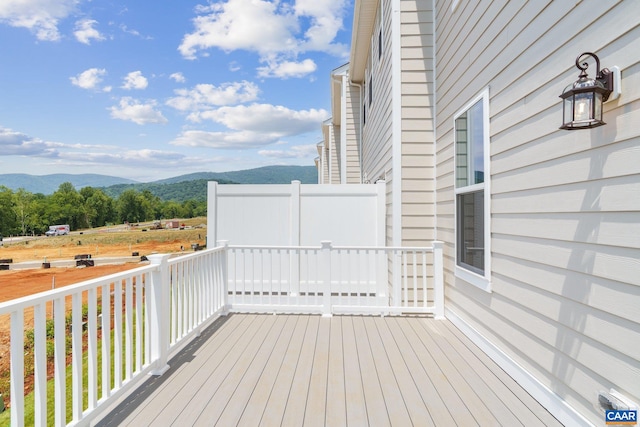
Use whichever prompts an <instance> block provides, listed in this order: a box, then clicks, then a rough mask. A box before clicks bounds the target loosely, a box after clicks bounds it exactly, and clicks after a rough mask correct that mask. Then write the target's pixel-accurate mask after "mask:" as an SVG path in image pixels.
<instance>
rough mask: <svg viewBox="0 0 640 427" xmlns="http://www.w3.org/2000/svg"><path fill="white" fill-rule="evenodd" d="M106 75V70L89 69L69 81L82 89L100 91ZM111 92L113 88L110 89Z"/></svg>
mask: <svg viewBox="0 0 640 427" xmlns="http://www.w3.org/2000/svg"><path fill="white" fill-rule="evenodd" d="M106 74H107V70H105V69H104V68H89V69H88V70H85V71H83V72H81V73H80V74H78V75H76V76H75V77H70V78H69V79H70V80H71V83H72V84H73V85H74V86H78V87H81V88H82V89H98V86H99V84H100V83H101V82H102V77H103V76H105V75H106ZM109 90H111V88H109Z"/></svg>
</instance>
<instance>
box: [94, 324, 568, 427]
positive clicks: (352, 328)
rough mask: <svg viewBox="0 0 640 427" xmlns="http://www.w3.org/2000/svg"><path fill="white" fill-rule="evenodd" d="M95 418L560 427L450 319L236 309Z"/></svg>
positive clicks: (108, 421)
mask: <svg viewBox="0 0 640 427" xmlns="http://www.w3.org/2000/svg"><path fill="white" fill-rule="evenodd" d="M169 364H170V366H171V368H170V370H169V371H168V372H167V373H166V374H164V375H163V376H161V377H150V379H149V380H148V381H147V382H146V383H145V384H144V385H143V386H142V387H140V388H139V389H138V390H136V391H135V392H134V393H133V394H132V395H131V396H129V397H128V398H127V399H126V400H125V401H124V403H123V404H122V405H120V406H119V407H118V408H116V409H115V410H114V411H112V412H111V413H109V414H108V415H107V416H106V417H105V418H104V419H103V420H102V421H101V422H100V423H99V424H98V425H99V426H102V427H105V426H115V425H118V426H120V425H122V426H127V425H129V426H135V427H142V426H147V425H154V426H155V425H163V426H183V425H194V426H200V425H201V426H212V425H218V426H233V425H241V426H258V425H261V426H300V425H309V426H312V425H314V426H323V425H328V426H369V425H371V426H373V425H392V426H410V425H413V426H430V425H435V426H449V425H464V426H471V425H481V426H485V425H510V426H511V425H525V426H554V425H556V426H560V425H561V424H560V423H559V422H558V421H557V420H555V418H553V417H552V416H551V414H549V413H548V412H547V411H546V410H545V409H544V408H543V407H542V406H541V405H540V404H539V403H538V402H536V401H535V400H534V399H533V398H532V397H531V396H530V395H529V394H528V393H527V392H526V391H524V390H523V389H522V388H521V387H520V386H518V384H517V383H516V382H515V381H514V380H513V379H512V378H511V377H509V376H508V375H507V374H506V373H505V372H504V371H503V370H502V369H500V368H499V367H498V366H497V365H495V364H494V363H493V361H492V360H491V359H489V358H488V356H486V355H485V354H484V353H483V352H482V351H481V350H480V349H479V348H477V347H476V346H475V345H474V344H473V343H472V342H471V341H470V340H468V339H467V338H466V337H465V336H464V335H463V334H462V333H461V332H460V331H459V330H458V329H456V328H455V327H454V326H453V325H452V324H451V323H450V322H448V321H446V320H434V319H430V318H425V317H384V318H382V317H366V316H364V317H363V316H334V317H320V316H312V315H278V316H273V315H252V314H243V315H239V314H233V315H230V316H228V317H227V318H224V319H219V320H218V321H216V322H214V324H213V325H212V326H211V327H210V328H208V329H206V330H205V331H203V333H202V335H201V336H200V337H198V338H196V339H195V340H194V341H193V342H192V343H191V344H189V345H188V346H186V347H185V349H184V350H183V351H182V352H181V353H179V354H178V355H177V356H176V357H175V358H174V359H172V360H170V362H169Z"/></svg>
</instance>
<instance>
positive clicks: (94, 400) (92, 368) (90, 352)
mask: <svg viewBox="0 0 640 427" xmlns="http://www.w3.org/2000/svg"><path fill="white" fill-rule="evenodd" d="M97 304H98V302H97V289H96V288H91V289H89V291H88V292H87V305H88V310H87V316H88V318H87V340H88V343H87V364H88V366H87V387H88V389H89V390H88V393H87V399H88V406H87V408H88V409H90V410H93V409H95V407H96V406H97V405H98V306H97Z"/></svg>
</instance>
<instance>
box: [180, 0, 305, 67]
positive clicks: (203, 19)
mask: <svg viewBox="0 0 640 427" xmlns="http://www.w3.org/2000/svg"><path fill="white" fill-rule="evenodd" d="M279 6H280V4H279V2H270V1H265V0H228V1H227V2H224V3H215V4H212V5H210V6H209V7H200V8H199V9H197V11H199V12H200V13H202V14H201V15H200V16H197V17H196V18H194V19H193V23H194V26H195V31H194V32H193V33H190V34H186V35H185V36H184V38H183V40H182V44H180V46H179V48H178V50H179V51H180V53H182V55H183V56H184V57H186V58H188V59H195V57H196V54H197V53H198V51H200V50H206V49H208V48H211V47H217V48H220V49H222V50H225V51H232V50H236V49H245V50H251V51H256V52H260V53H263V54H267V53H270V52H280V51H282V50H293V49H295V47H296V41H295V38H294V37H293V32H294V31H296V30H297V25H298V23H297V21H296V19H295V16H294V15H293V11H292V10H290V8H288V7H286V5H284V4H283V5H281V7H279ZM257 23H260V25H257Z"/></svg>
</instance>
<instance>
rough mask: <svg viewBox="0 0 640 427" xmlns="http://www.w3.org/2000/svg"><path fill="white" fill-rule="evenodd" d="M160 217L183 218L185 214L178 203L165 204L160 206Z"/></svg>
mask: <svg viewBox="0 0 640 427" xmlns="http://www.w3.org/2000/svg"><path fill="white" fill-rule="evenodd" d="M162 217H163V218H165V219H170V218H184V217H185V212H184V209H183V207H182V206H180V204H179V203H178V202H165V203H164V204H163V206H162Z"/></svg>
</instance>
